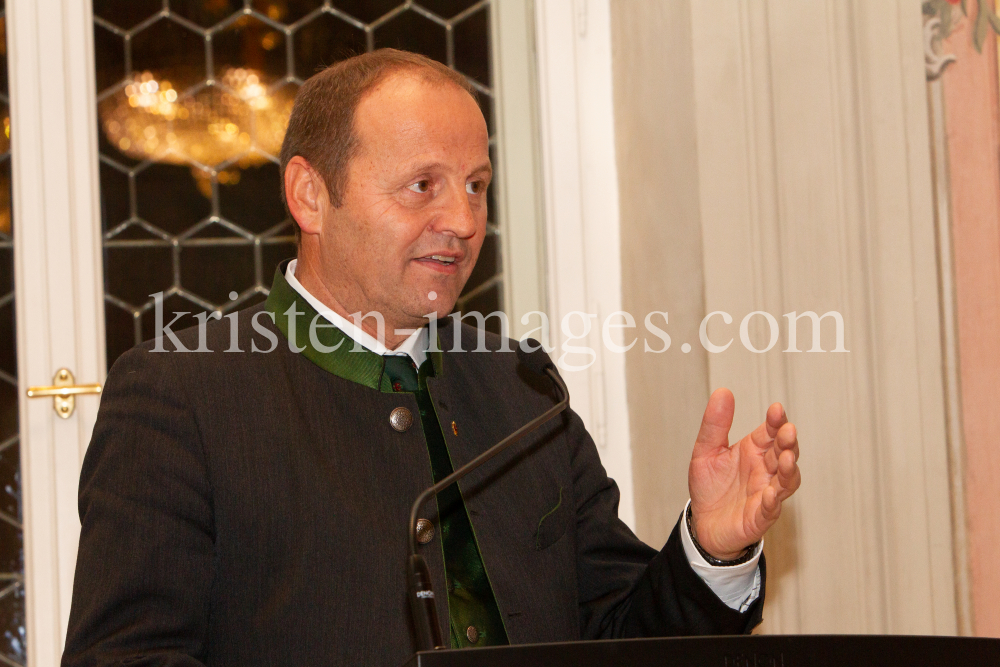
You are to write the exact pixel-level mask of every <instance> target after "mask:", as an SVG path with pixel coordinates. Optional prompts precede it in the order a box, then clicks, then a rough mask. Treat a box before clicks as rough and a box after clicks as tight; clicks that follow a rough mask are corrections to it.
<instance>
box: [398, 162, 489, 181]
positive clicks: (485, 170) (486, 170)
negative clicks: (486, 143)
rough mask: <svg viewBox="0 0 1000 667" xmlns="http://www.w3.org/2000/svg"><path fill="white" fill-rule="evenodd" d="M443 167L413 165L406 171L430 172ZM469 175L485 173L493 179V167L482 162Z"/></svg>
mask: <svg viewBox="0 0 1000 667" xmlns="http://www.w3.org/2000/svg"><path fill="white" fill-rule="evenodd" d="M444 166H445V164H444V163H443V162H428V163H425V164H418V165H415V166H413V167H412V168H411V169H408V170H407V171H412V172H422V171H432V170H434V169H441V168H443V167H444ZM469 173H470V174H481V173H485V174H486V175H488V176H489V177H490V178H493V165H492V164H490V163H489V162H484V163H482V164H481V165H479V166H478V167H476V168H475V169H473V170H472V171H471V172H469Z"/></svg>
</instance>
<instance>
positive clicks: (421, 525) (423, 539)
mask: <svg viewBox="0 0 1000 667" xmlns="http://www.w3.org/2000/svg"><path fill="white" fill-rule="evenodd" d="M433 539H434V524H433V523H431V522H430V521H428V520H427V519H418V520H417V542H420V543H421V544H427V543H428V542H430V541H431V540H433Z"/></svg>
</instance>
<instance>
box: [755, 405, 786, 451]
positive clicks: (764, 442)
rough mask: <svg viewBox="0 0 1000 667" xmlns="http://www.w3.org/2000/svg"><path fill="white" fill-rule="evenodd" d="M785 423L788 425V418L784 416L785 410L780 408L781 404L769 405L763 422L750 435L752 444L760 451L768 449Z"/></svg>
mask: <svg viewBox="0 0 1000 667" xmlns="http://www.w3.org/2000/svg"><path fill="white" fill-rule="evenodd" d="M786 423H788V417H786V416H785V408H784V407H782V405H781V403H773V404H771V407H769V408H768V409H767V413H766V414H765V415H764V422H763V423H762V424H761V425H760V426H758V427H757V428H755V429H754V430H753V433H751V434H750V438H751V440H753V444H754V445H756V446H757V447H759V448H760V449H766V448H767V447H770V446H771V443H773V442H774V437H775V435H776V434H777V433H778V431H779V429H781V427H782V426H783V425H784V424H786Z"/></svg>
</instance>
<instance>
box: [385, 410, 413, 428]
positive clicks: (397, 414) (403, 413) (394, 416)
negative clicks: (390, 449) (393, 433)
mask: <svg viewBox="0 0 1000 667" xmlns="http://www.w3.org/2000/svg"><path fill="white" fill-rule="evenodd" d="M389 425H390V426H392V427H393V428H394V429H396V430H397V431H399V432H400V433H402V432H404V431H406V430H407V429H408V428H410V427H411V426H413V413H412V412H410V411H409V410H407V409H406V408H396V409H395V410H393V411H392V412H390V413H389Z"/></svg>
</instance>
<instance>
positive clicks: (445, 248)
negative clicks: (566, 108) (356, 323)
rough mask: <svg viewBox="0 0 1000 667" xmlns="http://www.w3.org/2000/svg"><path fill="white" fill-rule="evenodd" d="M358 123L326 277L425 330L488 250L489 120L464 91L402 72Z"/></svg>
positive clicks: (366, 305)
mask: <svg viewBox="0 0 1000 667" xmlns="http://www.w3.org/2000/svg"><path fill="white" fill-rule="evenodd" d="M354 128H355V132H356V135H357V138H358V141H359V149H358V152H357V155H356V156H355V157H354V158H353V159H352V160H351V162H350V165H349V170H348V178H347V183H346V188H345V191H344V193H343V199H342V202H341V206H340V207H339V208H336V209H331V210H330V214H329V216H328V219H327V220H326V221H325V222H324V224H323V232H322V233H321V235H320V264H321V269H320V270H321V272H322V278H323V280H324V282H325V283H326V285H327V287H328V289H330V291H331V292H332V293H333V294H334V296H335V297H336V298H337V300H338V301H339V302H340V304H341V305H342V306H343V307H344V308H345V309H346V310H347V311H348V312H349V313H354V312H358V311H361V312H362V313H367V312H370V311H377V312H380V313H382V316H383V317H384V318H385V322H386V326H387V328H389V327H394V328H416V327H419V326H422V325H423V324H424V323H425V322H426V319H425V317H424V316H425V315H427V314H428V313H432V312H433V313H436V314H437V316H439V317H444V316H446V315H447V314H448V313H450V312H451V310H452V308H453V307H454V305H455V301H456V300H457V299H458V296H459V294H460V293H461V291H462V288H463V287H464V286H465V282H466V281H467V280H468V279H469V274H470V273H472V268H473V266H474V265H475V263H476V259H477V258H478V257H479V250H480V248H481V247H482V244H483V238H484V235H485V232H486V188H487V186H488V185H489V182H490V178H491V173H492V172H491V168H490V160H489V145H488V141H489V138H488V134H487V130H486V122H485V120H484V119H483V115H482V113H481V112H480V110H479V107H478V106H477V105H476V102H475V100H473V99H472V97H471V96H470V95H469V94H468V93H466V92H465V91H463V90H461V89H459V88H458V87H456V86H454V85H451V84H446V83H436V82H428V81H425V80H424V79H422V78H421V77H420V76H419V75H416V74H413V73H401V74H397V75H392V76H390V77H389V78H388V79H386V80H385V81H383V82H382V83H381V84H379V86H378V87H377V88H376V89H374V90H373V91H372V92H370V93H369V94H368V95H367V96H365V97H364V98H363V99H362V100H361V102H360V104H359V105H358V108H357V111H356V112H355V118H354ZM389 333H390V335H391V331H390V332H389Z"/></svg>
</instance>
